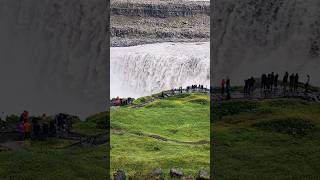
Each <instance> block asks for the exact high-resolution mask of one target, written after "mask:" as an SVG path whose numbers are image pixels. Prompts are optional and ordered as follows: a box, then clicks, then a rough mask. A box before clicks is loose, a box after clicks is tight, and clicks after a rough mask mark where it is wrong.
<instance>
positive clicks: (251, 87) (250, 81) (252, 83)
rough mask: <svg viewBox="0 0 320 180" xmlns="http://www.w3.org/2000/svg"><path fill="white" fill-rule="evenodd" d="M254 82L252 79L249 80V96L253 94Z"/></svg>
mask: <svg viewBox="0 0 320 180" xmlns="http://www.w3.org/2000/svg"><path fill="white" fill-rule="evenodd" d="M255 82H256V80H255V79H254V78H253V77H251V78H250V79H249V95H252V94H253V91H254V84H255Z"/></svg>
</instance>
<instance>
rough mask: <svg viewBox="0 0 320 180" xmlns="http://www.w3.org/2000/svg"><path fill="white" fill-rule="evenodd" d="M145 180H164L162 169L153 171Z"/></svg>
mask: <svg viewBox="0 0 320 180" xmlns="http://www.w3.org/2000/svg"><path fill="white" fill-rule="evenodd" d="M145 180H164V174H163V171H162V169H161V168H159V169H155V170H153V171H152V172H151V173H150V174H148V175H147V176H146V178H145Z"/></svg>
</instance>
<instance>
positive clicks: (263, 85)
mask: <svg viewBox="0 0 320 180" xmlns="http://www.w3.org/2000/svg"><path fill="white" fill-rule="evenodd" d="M266 81H267V75H266V74H262V76H261V89H263V90H266V87H267V83H266Z"/></svg>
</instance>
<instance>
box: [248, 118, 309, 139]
mask: <svg viewBox="0 0 320 180" xmlns="http://www.w3.org/2000/svg"><path fill="white" fill-rule="evenodd" d="M253 126H254V127H256V128H259V129H262V130H267V131H275V132H279V133H285V134H289V135H292V136H305V135H307V134H308V133H309V132H311V131H312V130H313V129H314V127H315V125H314V123H312V121H310V120H307V119H302V118H295V117H292V118H280V119H275V120H269V121H261V122H257V123H255V124H254V125H253Z"/></svg>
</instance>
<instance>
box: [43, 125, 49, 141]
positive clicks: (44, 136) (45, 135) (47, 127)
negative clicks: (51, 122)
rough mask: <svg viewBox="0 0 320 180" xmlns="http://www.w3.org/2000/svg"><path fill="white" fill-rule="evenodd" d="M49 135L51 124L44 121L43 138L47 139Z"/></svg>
mask: <svg viewBox="0 0 320 180" xmlns="http://www.w3.org/2000/svg"><path fill="white" fill-rule="evenodd" d="M48 135H49V126H48V123H47V122H43V123H42V133H41V137H42V138H41V139H42V140H46V139H47V138H48Z"/></svg>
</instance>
